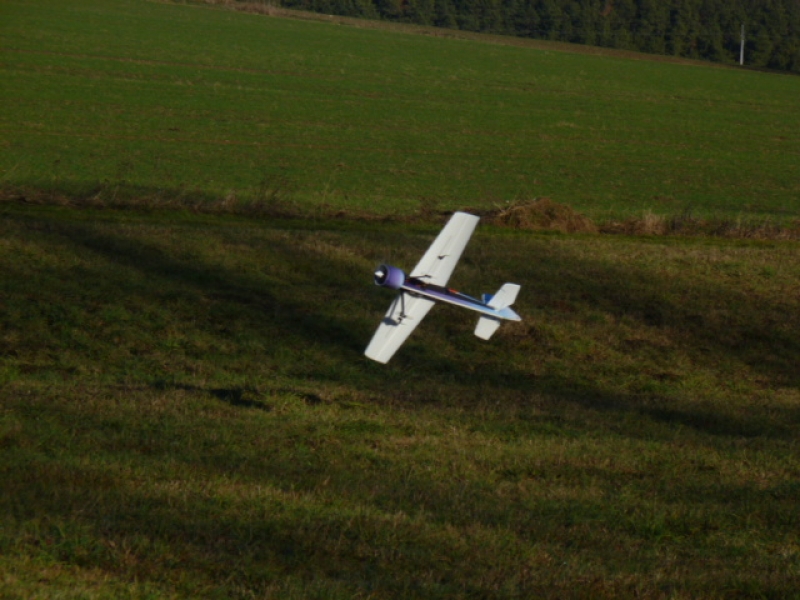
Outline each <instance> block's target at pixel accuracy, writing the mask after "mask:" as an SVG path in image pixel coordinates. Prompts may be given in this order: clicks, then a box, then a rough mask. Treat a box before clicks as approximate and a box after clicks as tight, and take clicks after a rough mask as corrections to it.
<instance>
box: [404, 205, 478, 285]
mask: <svg viewBox="0 0 800 600" xmlns="http://www.w3.org/2000/svg"><path fill="white" fill-rule="evenodd" d="M479 220H480V217H476V216H475V215H470V214H467V213H463V212H457V213H453V216H452V217H450V220H449V221H448V222H447V225H445V226H444V229H442V231H441V232H439V235H438V236H437V237H436V239H435V240H434V242H433V244H431V247H430V248H428V251H427V252H425V255H424V256H423V257H422V259H421V260H420V261H419V263H418V264H417V266H416V267H414V270H413V271H411V277H418V278H420V279H421V280H422V281H424V282H425V283H431V284H434V285H447V280H448V279H450V275H451V274H452V273H453V269H455V268H456V264H458V259H459V258H461V254H462V253H463V252H464V248H465V247H466V246H467V242H469V238H470V237H471V236H472V232H473V231H475V226H476V225H477V224H478V221H479Z"/></svg>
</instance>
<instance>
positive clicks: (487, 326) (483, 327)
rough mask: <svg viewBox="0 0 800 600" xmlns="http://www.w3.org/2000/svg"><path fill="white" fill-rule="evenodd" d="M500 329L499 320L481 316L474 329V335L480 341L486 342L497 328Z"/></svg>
mask: <svg viewBox="0 0 800 600" xmlns="http://www.w3.org/2000/svg"><path fill="white" fill-rule="evenodd" d="M498 327H500V320H499V319H495V318H493V317H484V316H482V317H481V318H480V319H478V326H477V327H476V328H475V335H476V336H478V337H479V338H481V339H482V340H488V339H489V338H490V337H492V335H494V332H495V331H497V328H498Z"/></svg>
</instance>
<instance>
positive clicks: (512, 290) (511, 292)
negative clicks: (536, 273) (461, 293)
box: [487, 283, 519, 310]
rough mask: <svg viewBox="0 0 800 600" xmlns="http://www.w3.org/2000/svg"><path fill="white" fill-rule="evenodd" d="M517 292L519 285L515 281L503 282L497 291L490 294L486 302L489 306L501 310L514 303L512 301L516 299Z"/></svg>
mask: <svg viewBox="0 0 800 600" xmlns="http://www.w3.org/2000/svg"><path fill="white" fill-rule="evenodd" d="M518 293H519V285H517V284H516V283H504V284H503V287H501V288H500V289H499V290H498V291H497V293H496V294H495V295H494V296H492V298H491V300H489V302H487V304H488V305H489V306H491V307H492V308H496V309H497V310H502V309H504V308H505V307H507V306H511V305H512V304H514V301H515V300H516V299H517V294H518Z"/></svg>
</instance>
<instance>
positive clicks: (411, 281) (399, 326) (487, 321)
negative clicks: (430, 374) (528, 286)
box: [364, 212, 521, 363]
mask: <svg viewBox="0 0 800 600" xmlns="http://www.w3.org/2000/svg"><path fill="white" fill-rule="evenodd" d="M478 220H479V218H478V217H476V216H475V215H470V214H467V213H463V212H457V213H454V214H453V216H452V217H451V218H450V220H449V221H448V222H447V225H445V226H444V229H442V231H441V232H440V233H439V235H438V237H437V238H436V240H434V242H433V244H431V247H430V248H428V251H427V252H426V253H425V256H423V257H422V260H420V261H419V264H417V266H416V267H414V270H413V271H411V274H410V275H406V274H405V273H404V272H403V271H402V270H401V269H398V268H397V267H392V266H390V265H381V266H379V267H378V269H377V270H376V271H375V284H376V285H380V286H383V287H388V288H390V289H393V290H400V294H399V295H398V296H397V298H395V299H394V302H392V305H391V306H390V307H389V312H387V313H386V316H385V317H384V318H383V321H381V324H380V325H379V326H378V330H377V331H376V332H375V335H374V336H372V341H370V343H369V346H367V349H366V351H365V352H364V354H365V355H366V356H367V357H368V358H371V359H372V360H376V361H378V362H381V363H387V362H389V359H390V358H392V356H394V353H395V352H396V351H397V349H398V348H400V346H402V345H403V342H405V341H406V338H408V336H409V335H411V332H412V331H414V329H415V328H416V327H417V325H419V324H420V321H422V319H423V317H424V316H425V315H426V314H428V311H429V310H430V309H431V307H432V306H433V305H434V304H435V303H436V302H446V303H447V304H454V305H456V306H463V307H464V308H468V309H470V310H474V311H476V312H478V313H480V315H481V316H480V318H479V319H478V326H477V327H476V328H475V335H476V336H478V337H479V338H481V339H484V340H488V339H489V338H490V337H492V334H493V333H494V332H495V331H497V328H498V327H500V322H501V321H502V320H508V321H520V320H521V319H520V316H519V315H518V314H517V313H515V312H514V311H513V310H512V309H511V308H510V307H511V305H512V304H514V300H516V299H517V293H518V292H519V286H518V285H517V284H516V283H506V284H505V285H503V287H501V288H500V290H499V291H498V292H497V293H496V294H495V295H494V296H490V295H488V294H484V295H483V299H482V300H478V299H477V298H473V297H471V296H467V295H466V294H462V293H461V292H457V291H456V290H452V289H450V288H447V287H445V286H446V285H447V280H448V279H450V274H451V273H452V272H453V269H455V267H456V264H457V263H458V259H459V258H461V253H462V252H464V248H465V247H466V245H467V242H468V241H469V238H470V236H471V235H472V232H473V231H474V230H475V226H476V225H477V224H478Z"/></svg>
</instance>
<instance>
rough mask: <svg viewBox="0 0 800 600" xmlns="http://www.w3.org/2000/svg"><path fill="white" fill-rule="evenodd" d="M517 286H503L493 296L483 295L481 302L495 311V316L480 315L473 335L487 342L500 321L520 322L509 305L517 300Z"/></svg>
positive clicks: (510, 284) (508, 284)
mask: <svg viewBox="0 0 800 600" xmlns="http://www.w3.org/2000/svg"><path fill="white" fill-rule="evenodd" d="M519 287H520V286H519V285H517V284H516V283H506V284H503V287H501V288H500V289H499V290H498V291H497V293H496V294H495V295H494V296H489V295H486V294H485V295H484V296H483V301H484V302H485V303H486V304H487V305H488V306H489V307H490V308H493V309H495V311H496V314H497V316H488V315H482V316H481V317H480V318H479V319H478V326H477V327H475V335H476V336H478V337H479V338H481V339H482V340H488V339H489V338H490V337H492V335H494V332H495V331H497V328H498V327H500V323H501V319H507V320H509V321H521V320H522V319H521V318H520V316H519V315H518V314H517V313H515V312H514V310H513V309H512V308H511V305H512V304H514V301H515V300H516V299H517V294H518V293H519Z"/></svg>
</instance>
